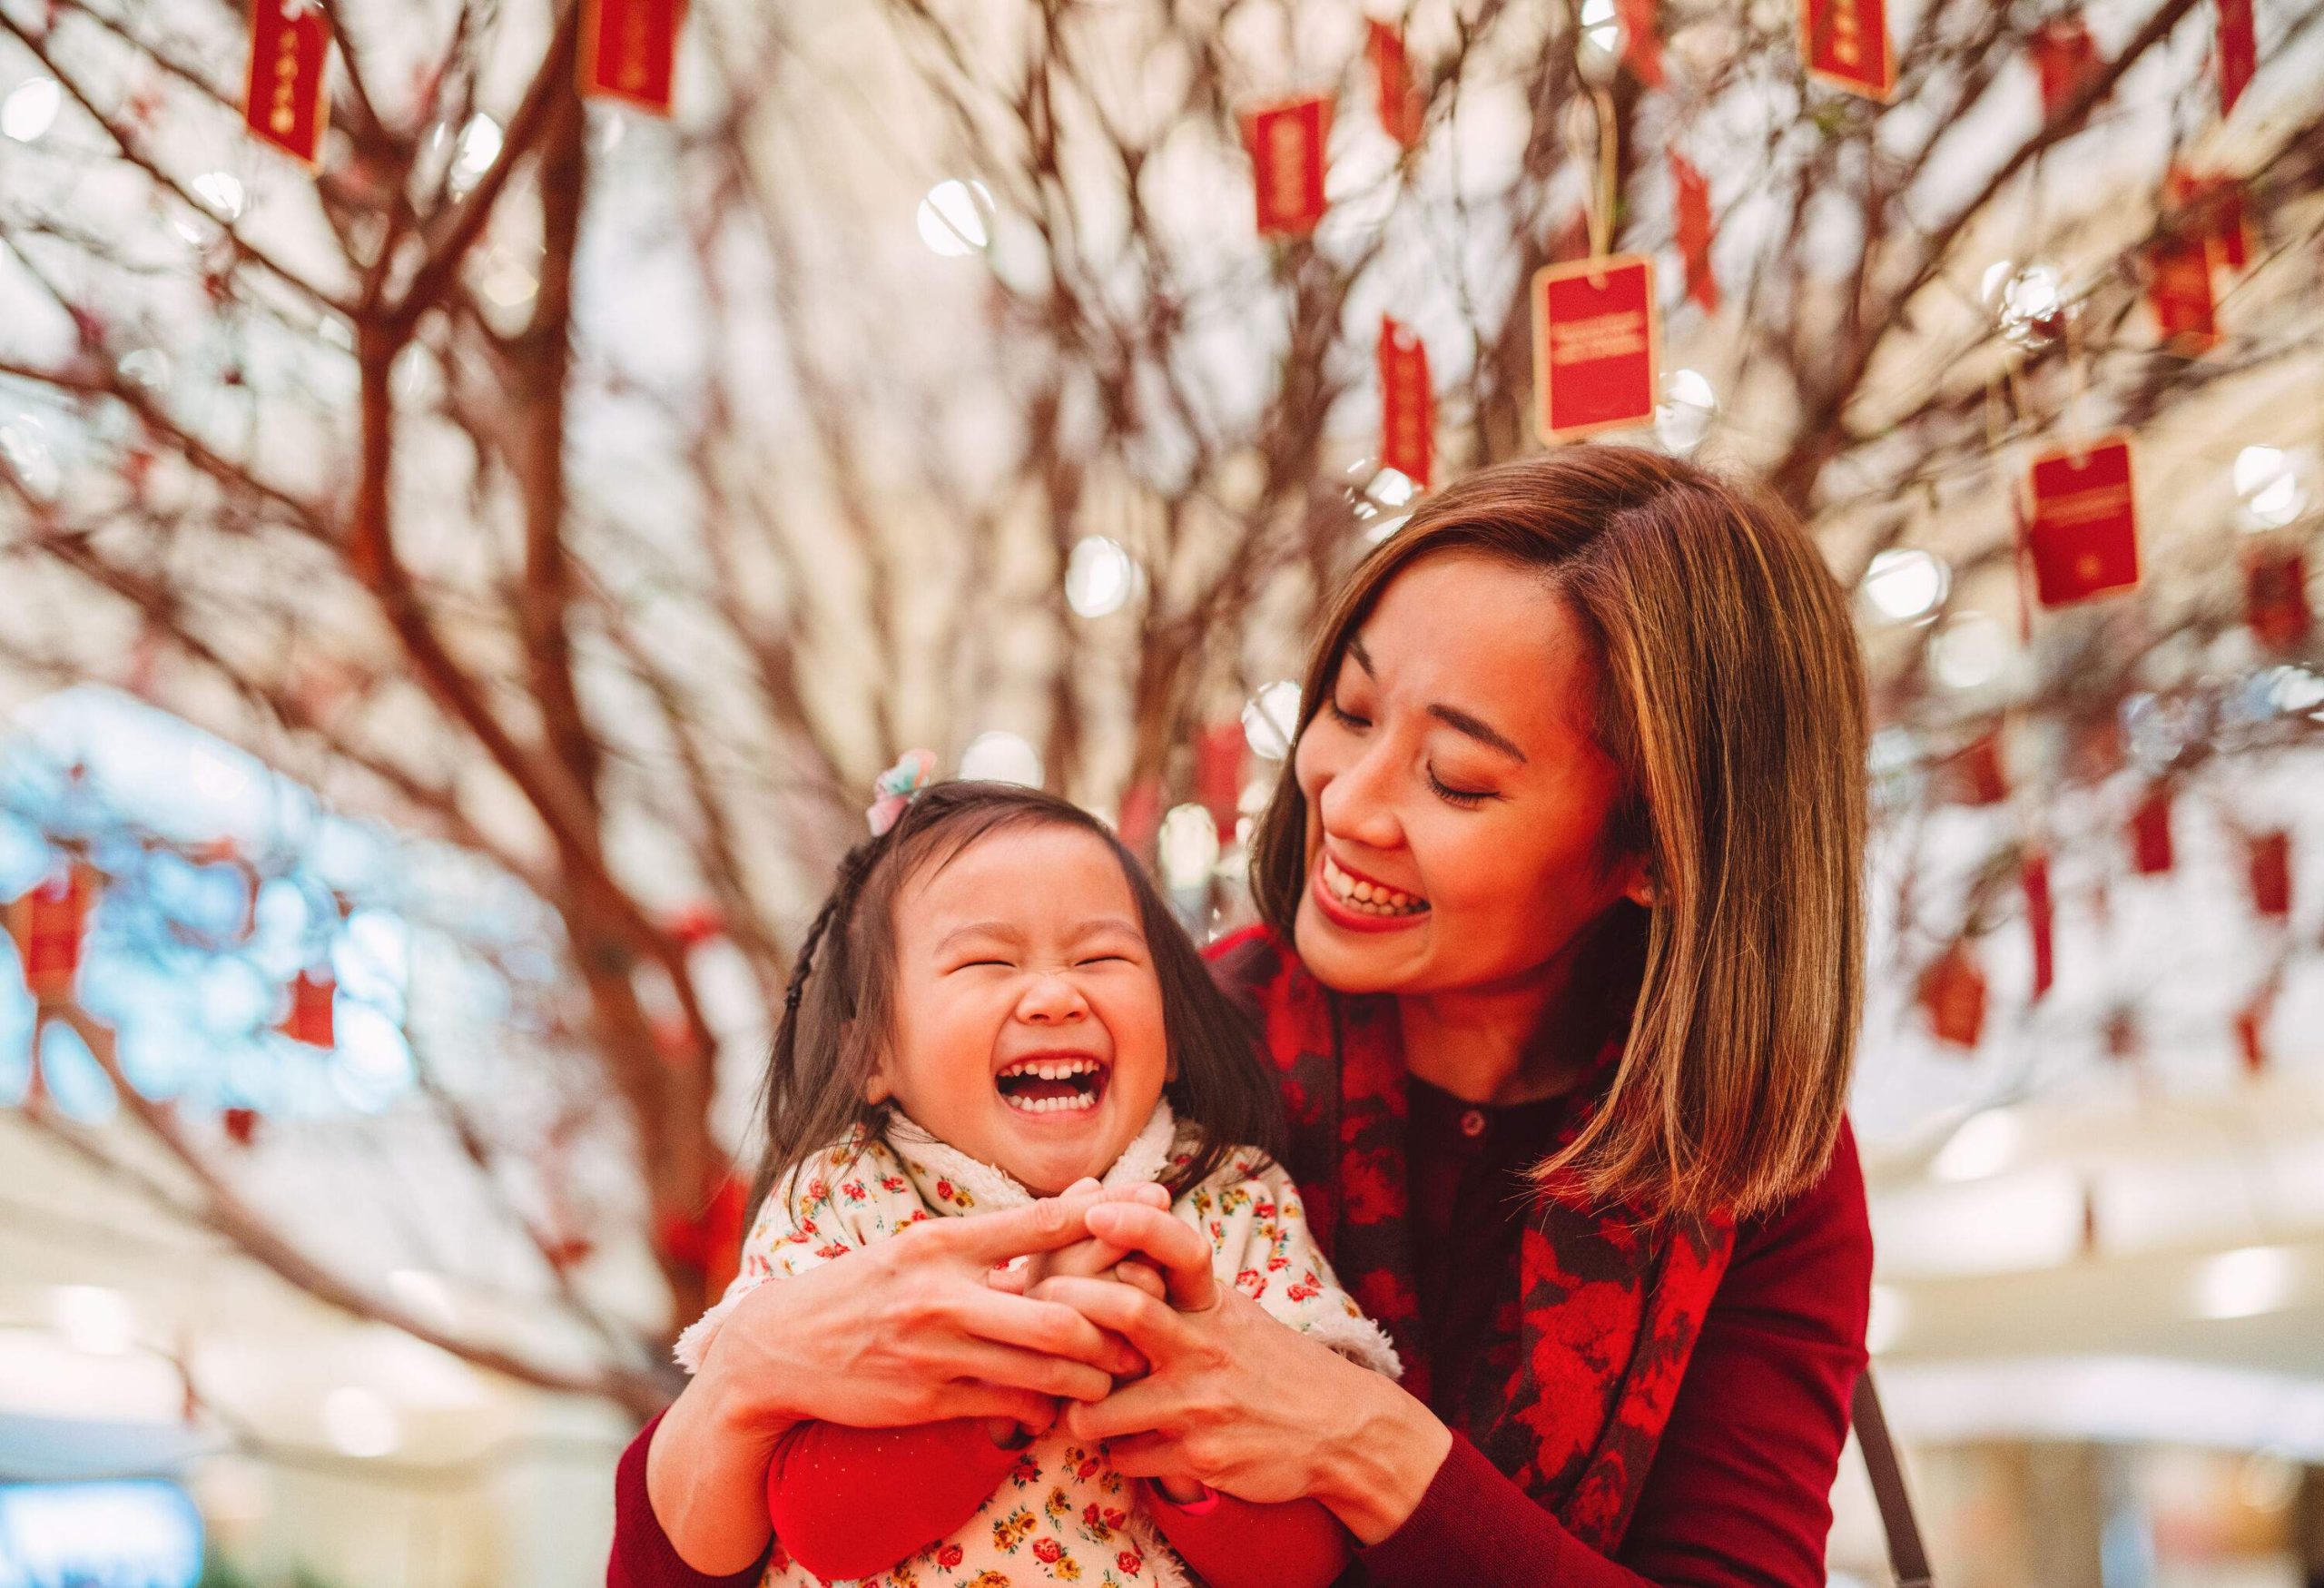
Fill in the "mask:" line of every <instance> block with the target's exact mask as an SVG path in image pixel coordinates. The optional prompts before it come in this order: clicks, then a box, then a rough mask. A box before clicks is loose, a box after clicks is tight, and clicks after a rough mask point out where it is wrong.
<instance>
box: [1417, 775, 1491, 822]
mask: <svg viewBox="0 0 2324 1588" xmlns="http://www.w3.org/2000/svg"><path fill="white" fill-rule="evenodd" d="M1428 786H1429V791H1430V792H1431V793H1433V794H1435V795H1436V797H1437V798H1439V799H1441V800H1443V801H1444V802H1445V804H1452V805H1458V806H1460V807H1461V808H1462V810H1464V811H1473V810H1475V809H1476V808H1477V807H1478V806H1479V805H1482V804H1484V803H1485V802H1486V801H1487V800H1490V799H1498V798H1499V797H1500V796H1499V795H1498V794H1494V793H1493V791H1492V790H1491V789H1489V788H1454V787H1452V785H1450V784H1447V783H1445V782H1444V780H1443V779H1442V778H1440V777H1438V776H1437V775H1436V768H1435V767H1433V766H1432V767H1430V768H1428Z"/></svg>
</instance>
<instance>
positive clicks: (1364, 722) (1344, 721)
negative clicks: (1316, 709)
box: [1324, 695, 1372, 728]
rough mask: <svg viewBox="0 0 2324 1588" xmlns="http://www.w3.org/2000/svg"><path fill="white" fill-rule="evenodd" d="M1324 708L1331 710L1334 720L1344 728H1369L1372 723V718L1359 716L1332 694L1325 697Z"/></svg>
mask: <svg viewBox="0 0 2324 1588" xmlns="http://www.w3.org/2000/svg"><path fill="white" fill-rule="evenodd" d="M1324 710H1325V711H1327V712H1330V713H1331V714H1332V720H1333V721H1334V722H1336V723H1338V724H1339V725H1340V726H1342V727H1344V728H1368V727H1370V726H1371V725H1372V719H1371V718H1369V717H1364V716H1358V715H1356V714H1355V713H1354V712H1352V711H1350V710H1348V708H1347V707H1345V706H1344V705H1341V704H1340V703H1339V702H1338V701H1337V700H1336V699H1334V697H1332V696H1331V695H1325V696H1324Z"/></svg>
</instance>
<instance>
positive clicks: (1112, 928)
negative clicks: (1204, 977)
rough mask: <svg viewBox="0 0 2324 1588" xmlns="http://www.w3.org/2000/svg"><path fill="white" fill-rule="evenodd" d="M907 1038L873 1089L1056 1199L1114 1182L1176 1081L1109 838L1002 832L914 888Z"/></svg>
mask: <svg viewBox="0 0 2324 1588" xmlns="http://www.w3.org/2000/svg"><path fill="white" fill-rule="evenodd" d="M895 922H896V995H895V1029H894V1040H893V1041H892V1043H891V1045H890V1047H889V1049H888V1050H887V1051H886V1052H884V1053H882V1054H881V1058H880V1060H879V1063H878V1067H877V1069H876V1070H875V1071H874V1073H873V1077H872V1086H871V1091H870V1097H871V1100H872V1102H874V1103H878V1102H882V1101H885V1100H889V1099H891V1098H892V1099H893V1100H895V1101H896V1103H897V1104H898V1105H899V1106H901V1108H902V1109H903V1110H904V1112H905V1113H907V1114H909V1115H911V1117H912V1119H915V1120H916V1121H918V1122H919V1123H920V1124H921V1126H923V1127H925V1128H926V1129H928V1130H929V1131H930V1132H931V1133H932V1134H933V1135H934V1136H936V1138H937V1139H940V1140H941V1141H944V1142H947V1143H949V1144H950V1145H951V1146H953V1147H956V1148H958V1149H960V1150H961V1151H963V1152H966V1153H968V1154H969V1155H970V1157H973V1158H976V1159H980V1160H982V1161H983V1162H986V1163H990V1164H992V1165H994V1166H995V1167H997V1168H999V1169H1005V1170H1006V1171H1008V1173H1009V1175H1010V1176H1012V1177H1013V1178H1014V1179H1017V1180H1018V1181H1019V1183H1020V1184H1022V1185H1023V1186H1025V1187H1026V1188H1027V1189H1029V1190H1031V1191H1033V1192H1034V1193H1035V1194H1036V1195H1039V1196H1051V1195H1054V1194H1056V1193H1057V1192H1059V1191H1061V1190H1063V1189H1065V1188H1066V1187H1068V1186H1069V1185H1071V1184H1072V1183H1073V1182H1074V1181H1075V1180H1078V1179H1081V1178H1082V1177H1084V1176H1085V1175H1103V1174H1104V1173H1105V1172H1106V1170H1107V1169H1108V1168H1110V1167H1111V1166H1112V1164H1113V1162H1114V1160H1115V1159H1118V1158H1119V1157H1120V1156H1121V1154H1122V1149H1124V1148H1126V1147H1128V1145H1129V1142H1130V1139H1131V1138H1132V1137H1134V1136H1136V1135H1137V1132H1138V1130H1139V1129H1141V1128H1142V1127H1143V1126H1144V1125H1145V1124H1146V1121H1147V1116H1149V1115H1150V1114H1152V1113H1153V1111H1154V1105H1155V1103H1156V1102H1157V1100H1159V1099H1160V1098H1161V1095H1162V1085H1163V1082H1164V1081H1165V1080H1167V1079H1168V1076H1167V1069H1168V1055H1169V1048H1168V1042H1167V1037H1166V1034H1165V1031H1164V1026H1163V1018H1162V985H1161V982H1160V981H1159V980H1158V979H1157V976H1156V974H1155V969H1154V959H1153V955H1152V954H1151V952H1149V951H1148V949H1147V941H1146V932H1145V930H1144V929H1143V928H1142V927H1141V926H1140V924H1139V922H1138V912H1137V900H1136V898H1134V897H1133V896H1132V894H1131V893H1130V888H1129V882H1128V879H1127V878H1125V877H1124V876H1123V875H1122V869H1121V863H1120V862H1119V861H1118V860H1117V859H1116V858H1115V857H1114V853H1113V851H1112V850H1111V849H1110V848H1108V845H1107V844H1106V843H1104V842H1103V841H1101V840H1100V839H1098V837H1097V836H1096V835H1095V834H1093V833H1084V832H1080V831H1078V830H1076V829H1074V828H1071V827H1065V826H1058V825H1051V824H1043V825H1039V826H1021V827H1009V828H1004V829H1002V830H1001V831H1000V832H997V833H988V834H986V835H985V836H984V837H982V838H980V839H979V840H977V841H976V842H975V843H972V844H970V846H969V847H968V848H966V849H964V850H962V851H961V852H960V853H959V854H957V855H955V856H953V857H952V859H951V861H950V863H931V864H927V865H923V866H922V867H921V869H920V871H919V872H918V873H914V874H913V875H911V876H910V877H907V878H906V879H905V880H904V883H903V885H902V886H901V888H900V889H898V891H897V895H896V907H895Z"/></svg>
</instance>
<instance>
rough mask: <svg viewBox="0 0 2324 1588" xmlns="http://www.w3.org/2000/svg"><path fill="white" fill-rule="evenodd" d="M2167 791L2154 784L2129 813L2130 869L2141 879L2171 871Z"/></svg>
mask: <svg viewBox="0 0 2324 1588" xmlns="http://www.w3.org/2000/svg"><path fill="white" fill-rule="evenodd" d="M2131 866H2132V870H2134V871H2136V872H2137V873H2139V875H2141V876H2142V877H2153V876H2160V875H2162V873H2164V872H2167V871H2169V870H2170V869H2171V789H2170V786H2169V785H2168V784H2160V783H2158V784H2155V785H2154V786H2153V787H2152V788H2151V789H2149V790H2147V791H2146V793H2145V794H2143V795H2142V796H2141V797H2140V799H2139V803H2138V806H2137V808H2136V809H2135V810H2133V811H2132V813H2131Z"/></svg>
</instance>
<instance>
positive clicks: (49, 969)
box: [9, 864, 97, 1003]
mask: <svg viewBox="0 0 2324 1588" xmlns="http://www.w3.org/2000/svg"><path fill="white" fill-rule="evenodd" d="M96 902H97V873H96V872H95V871H94V869H93V868H91V867H89V866H85V865H78V864H76V865H73V866H70V867H68V868H66V870H64V872H63V873H59V874H57V875H55V876H52V877H50V878H49V879H47V880H46V881H45V882H43V883H40V884H39V885H38V886H37V887H35V888H34V889H33V890H32V891H31V892H30V893H25V895H24V896H23V897H22V898H19V899H18V900H17V901H16V902H15V904H14V905H13V906H12V907H11V908H10V910H9V916H10V921H9V926H10V928H11V931H12V935H13V936H15V940H16V952H18V953H19V954H20V955H22V956H23V962H24V969H25V989H26V991H30V992H31V993H32V995H33V997H34V1000H35V1001H38V1002H42V1003H53V1002H57V1001H62V1000H65V999H69V998H71V997H72V996H73V979H74V977H75V976H77V975H79V974H80V972H81V955H82V951H83V949H84V946H85V945H86V943H87V941H88V933H89V912H91V911H92V910H94V908H95V907H96Z"/></svg>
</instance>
